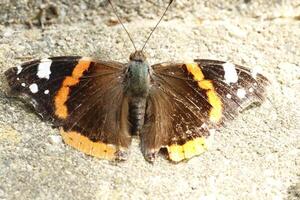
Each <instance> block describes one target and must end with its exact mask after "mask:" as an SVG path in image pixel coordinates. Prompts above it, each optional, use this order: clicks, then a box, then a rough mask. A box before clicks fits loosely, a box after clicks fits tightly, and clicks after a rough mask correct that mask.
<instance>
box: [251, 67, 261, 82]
mask: <svg viewBox="0 0 300 200" xmlns="http://www.w3.org/2000/svg"><path fill="white" fill-rule="evenodd" d="M260 72H261V68H260V67H258V66H256V67H254V68H253V69H252V70H251V76H252V77H253V78H254V79H256V76H257V74H258V73H260Z"/></svg>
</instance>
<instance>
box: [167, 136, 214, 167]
mask: <svg viewBox="0 0 300 200" xmlns="http://www.w3.org/2000/svg"><path fill="white" fill-rule="evenodd" d="M207 148H208V147H207V144H206V139H205V138H204V137H198V138H195V139H193V140H190V141H187V142H186V143H185V144H183V145H178V144H173V145H171V146H167V150H168V154H169V159H170V160H172V161H174V162H179V161H182V160H184V159H189V158H191V157H193V156H197V155H200V154H202V153H203V152H205V151H206V150H207Z"/></svg>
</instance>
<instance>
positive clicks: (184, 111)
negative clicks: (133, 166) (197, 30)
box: [5, 1, 269, 162]
mask: <svg viewBox="0 0 300 200" xmlns="http://www.w3.org/2000/svg"><path fill="white" fill-rule="evenodd" d="M109 2H110V1H109ZM170 2H172V1H170ZM169 5H170V4H169ZM166 10H167V9H166ZM125 30H126V29H125ZM152 32H153V31H152ZM152 32H151V34H152ZM151 34H150V35H151ZM149 38H150V37H149ZM149 38H148V39H149ZM143 48H144V47H143ZM143 48H142V50H136V51H134V53H132V54H131V55H130V57H129V62H128V63H120V62H116V61H103V60H96V59H92V58H88V57H80V56H65V57H50V58H44V59H39V60H33V61H29V62H26V63H23V64H22V65H19V66H17V67H13V68H10V69H8V70H7V71H6V72H5V76H6V78H7V82H8V84H9V87H10V91H11V94H12V95H16V96H18V97H20V98H22V99H24V100H25V101H26V102H28V103H30V104H31V105H32V106H33V108H34V109H35V111H36V112H37V113H38V114H39V115H40V116H41V117H42V118H43V119H44V120H47V121H51V123H52V124H53V125H54V126H55V127H58V128H59V129H60V133H61V136H62V138H63V140H64V142H65V143H66V144H68V145H70V146H72V147H74V148H75V149H78V150H80V151H82V152H84V153H86V154H88V155H91V156H95V157H98V158H102V159H108V160H126V159H127V158H128V149H129V146H130V143H131V140H132V137H133V136H138V137H139V138H140V146H141V150H142V153H143V155H144V158H145V159H146V160H147V161H149V162H153V161H154V160H155V158H156V157H157V155H158V154H159V152H162V151H163V150H165V151H164V152H165V153H166V156H167V158H168V159H169V160H171V161H173V162H179V161H182V160H187V159H190V158H192V157H194V156H197V155H200V154H202V153H203V152H204V151H205V150H206V149H207V148H208V146H209V144H210V139H211V138H212V136H213V135H214V133H215V131H216V130H217V129H219V128H220V127H222V126H223V125H224V123H225V122H226V121H228V120H231V119H233V118H234V117H235V116H236V115H237V114H238V113H239V112H240V111H241V110H243V109H245V108H246V107H248V106H249V105H251V104H252V103H261V102H263V100H264V99H265V96H266V87H267V86H268V84H269V81H268V79H267V78H266V77H265V76H263V75H262V74H260V73H258V72H257V71H256V70H255V68H254V69H252V70H250V69H248V68H245V67H243V66H240V65H236V64H233V63H230V62H223V61H217V60H207V59H195V60H193V61H192V62H182V63H172V62H166V63H159V64H154V65H152V66H150V65H149V64H148V62H147V59H146V56H145V55H144V52H143Z"/></svg>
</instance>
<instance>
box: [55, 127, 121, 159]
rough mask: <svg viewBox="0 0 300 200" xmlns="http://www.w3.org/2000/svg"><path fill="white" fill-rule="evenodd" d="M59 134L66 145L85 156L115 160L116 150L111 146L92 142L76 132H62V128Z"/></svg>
mask: <svg viewBox="0 0 300 200" xmlns="http://www.w3.org/2000/svg"><path fill="white" fill-rule="evenodd" d="M60 134H61V135H62V138H63V140H64V142H65V143H66V144H68V145H70V146H72V147H74V148H75V149H77V150H79V151H81V152H84V153H85V154H88V155H91V156H95V157H97V158H102V159H107V160H113V159H115V158H116V152H117V148H116V146H115V145H113V144H106V143H103V142H100V141H99V142H93V141H91V140H90V139H89V138H88V137H86V136H83V135H82V134H80V133H78V132H76V131H64V130H63V128H61V130H60Z"/></svg>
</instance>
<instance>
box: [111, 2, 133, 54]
mask: <svg viewBox="0 0 300 200" xmlns="http://www.w3.org/2000/svg"><path fill="white" fill-rule="evenodd" d="M108 3H109V4H110V6H111V8H112V9H113V11H114V14H115V15H116V17H117V18H118V21H119V22H120V24H121V25H122V27H123V28H124V30H125V31H126V33H127V35H128V37H129V39H130V41H131V43H132V45H133V47H134V49H135V51H137V50H136V47H135V44H134V41H133V39H132V38H131V36H130V34H129V32H128V31H127V29H126V28H125V26H124V24H123V23H122V21H121V19H120V17H119V15H118V14H117V11H116V9H115V7H114V5H113V4H112V2H111V0H108Z"/></svg>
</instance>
